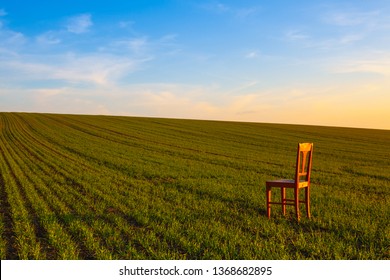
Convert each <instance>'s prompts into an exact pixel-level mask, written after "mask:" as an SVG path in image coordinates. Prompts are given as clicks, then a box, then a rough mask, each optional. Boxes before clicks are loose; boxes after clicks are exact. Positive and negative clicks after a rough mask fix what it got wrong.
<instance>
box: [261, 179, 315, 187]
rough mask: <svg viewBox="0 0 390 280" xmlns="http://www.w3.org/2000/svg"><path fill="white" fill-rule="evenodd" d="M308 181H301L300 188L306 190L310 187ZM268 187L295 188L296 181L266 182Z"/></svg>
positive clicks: (279, 180)
mask: <svg viewBox="0 0 390 280" xmlns="http://www.w3.org/2000/svg"><path fill="white" fill-rule="evenodd" d="M308 184H309V183H308V182H307V181H300V182H299V185H298V187H299V188H306V187H307V186H308ZM265 186H266V187H277V188H295V180H290V179H278V180H272V181H266V182H265Z"/></svg>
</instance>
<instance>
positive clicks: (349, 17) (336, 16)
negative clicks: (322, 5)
mask: <svg viewBox="0 0 390 280" xmlns="http://www.w3.org/2000/svg"><path fill="white" fill-rule="evenodd" d="M379 16H381V12H380V11H370V12H351V11H337V12H330V13H326V14H325V15H324V19H323V20H324V21H325V22H326V23H329V24H332V25H337V26H358V25H365V26H373V25H376V24H377V22H378V17H379Z"/></svg>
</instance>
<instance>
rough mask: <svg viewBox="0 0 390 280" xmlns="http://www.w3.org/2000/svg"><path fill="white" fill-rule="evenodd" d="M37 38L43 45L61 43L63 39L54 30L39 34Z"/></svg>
mask: <svg viewBox="0 0 390 280" xmlns="http://www.w3.org/2000/svg"><path fill="white" fill-rule="evenodd" d="M36 40H37V42H38V43H39V44H42V45H57V44H59V43H61V39H60V38H59V37H58V36H57V35H56V34H55V33H54V32H52V31H48V32H45V33H43V34H41V35H39V36H37V37H36Z"/></svg>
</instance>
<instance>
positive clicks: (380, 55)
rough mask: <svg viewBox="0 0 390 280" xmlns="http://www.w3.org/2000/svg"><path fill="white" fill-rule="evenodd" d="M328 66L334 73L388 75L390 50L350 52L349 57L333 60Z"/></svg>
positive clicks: (389, 71)
mask: <svg viewBox="0 0 390 280" xmlns="http://www.w3.org/2000/svg"><path fill="white" fill-rule="evenodd" d="M329 68H330V70H331V71H332V72H335V73H371V74H378V75H382V76H386V77H389V76H390V52H388V51H374V52H373V51H370V52H366V53H362V52H360V53H358V54H357V53H351V54H350V55H349V57H348V56H347V57H345V56H344V57H343V58H340V59H338V60H337V61H333V62H332V63H331V65H330V66H329Z"/></svg>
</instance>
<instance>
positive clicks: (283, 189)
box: [280, 187, 286, 215]
mask: <svg viewBox="0 0 390 280" xmlns="http://www.w3.org/2000/svg"><path fill="white" fill-rule="evenodd" d="M280 197H281V200H282V201H281V202H282V213H283V215H286V204H285V203H286V189H285V188H283V187H282V188H280Z"/></svg>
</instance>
